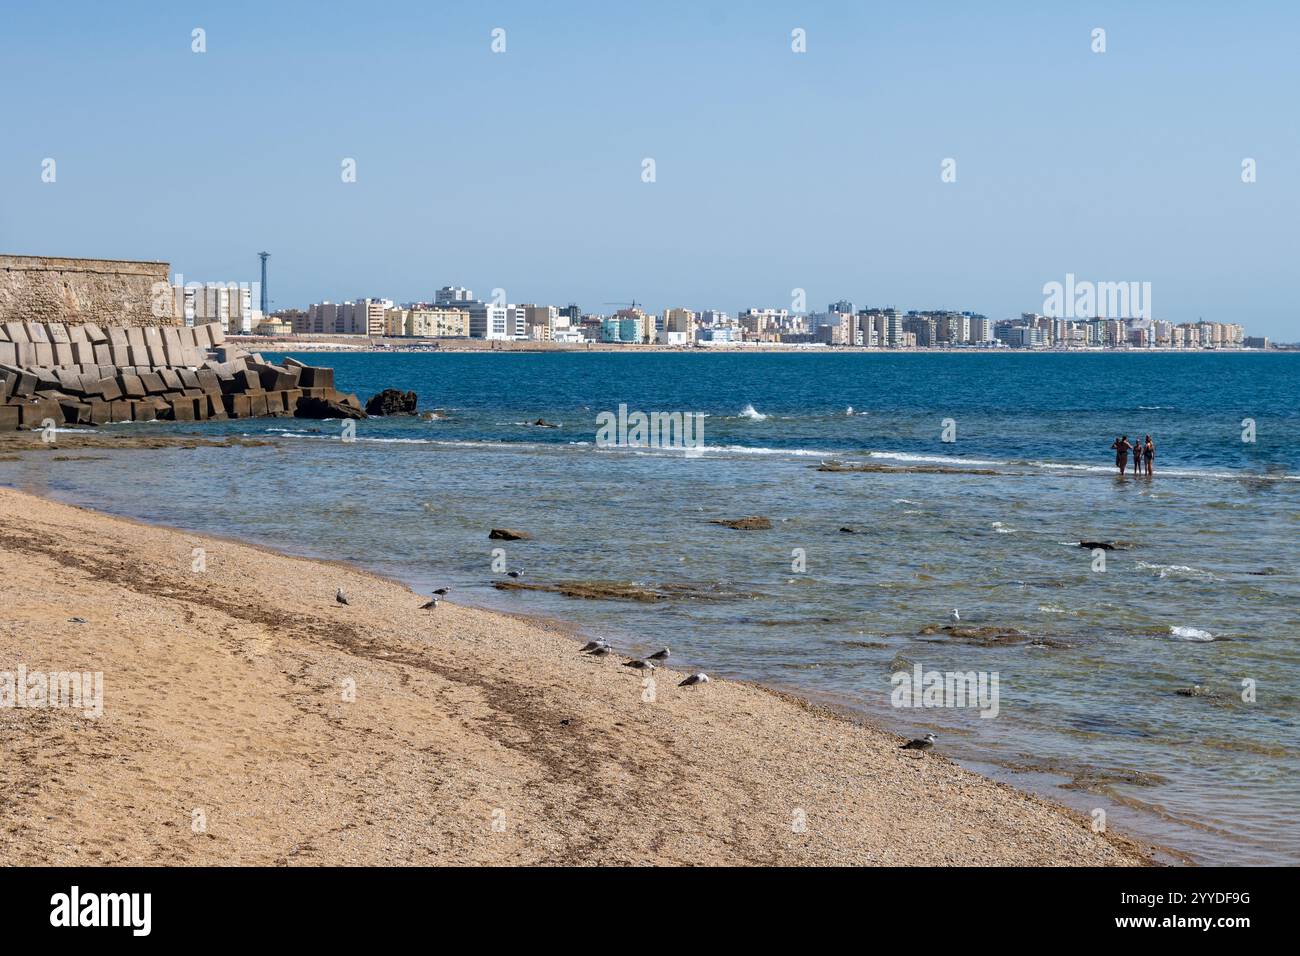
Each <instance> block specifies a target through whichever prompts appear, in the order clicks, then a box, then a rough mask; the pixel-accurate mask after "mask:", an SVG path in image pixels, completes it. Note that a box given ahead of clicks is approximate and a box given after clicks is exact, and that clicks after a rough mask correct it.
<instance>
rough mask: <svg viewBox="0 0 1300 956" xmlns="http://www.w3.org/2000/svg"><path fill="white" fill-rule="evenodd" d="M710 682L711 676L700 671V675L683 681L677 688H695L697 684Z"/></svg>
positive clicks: (693, 675)
mask: <svg viewBox="0 0 1300 956" xmlns="http://www.w3.org/2000/svg"><path fill="white" fill-rule="evenodd" d="M708 682H709V675H708V674H706V673H704V671H700V672H699V673H698V674H692V675H691V676H690V677H688V678H686V680H684V681H682V682H681V683H680V684H678V685H677V686H678V687H694V686H695V685H696V684H707V683H708Z"/></svg>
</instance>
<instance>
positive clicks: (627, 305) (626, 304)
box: [601, 299, 642, 309]
mask: <svg viewBox="0 0 1300 956" xmlns="http://www.w3.org/2000/svg"><path fill="white" fill-rule="evenodd" d="M641 304H642V303H640V302H637V300H636V299H633V300H632V301H631V302H602V303H601V305H621V306H623V307H625V308H628V309H635V308H636V307H637V306H638V305H641Z"/></svg>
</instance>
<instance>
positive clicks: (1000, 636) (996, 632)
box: [921, 624, 1050, 647]
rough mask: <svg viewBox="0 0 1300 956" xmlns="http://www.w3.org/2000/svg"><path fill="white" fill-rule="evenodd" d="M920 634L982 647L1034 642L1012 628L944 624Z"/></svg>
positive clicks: (923, 629) (931, 627) (922, 629)
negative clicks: (949, 638) (942, 636)
mask: <svg viewBox="0 0 1300 956" xmlns="http://www.w3.org/2000/svg"><path fill="white" fill-rule="evenodd" d="M921 633H922V634H924V635H931V634H946V635H948V637H951V638H952V639H953V640H957V641H969V642H970V643H972V644H979V645H980V646H982V647H994V646H996V645H999V644H1025V643H1029V642H1031V641H1034V639H1033V638H1031V637H1030V636H1029V635H1028V634H1026V633H1024V632H1023V631H1020V630H1017V629H1016V628H1014V627H991V626H985V627H967V626H963V625H960V624H945V625H944V626H943V627H935V626H933V625H928V626H926V627H923V628H921ZM1042 643H1046V642H1042ZM1049 646H1050V645H1049Z"/></svg>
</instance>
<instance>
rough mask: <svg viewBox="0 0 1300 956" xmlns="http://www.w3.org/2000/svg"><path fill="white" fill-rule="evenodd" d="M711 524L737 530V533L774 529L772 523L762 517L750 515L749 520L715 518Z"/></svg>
mask: <svg viewBox="0 0 1300 956" xmlns="http://www.w3.org/2000/svg"><path fill="white" fill-rule="evenodd" d="M709 524H720V525H722V526H723V527H724V528H735V529H736V530H737V531H768V530H770V529H771V527H772V522H771V520H770V519H768V518H764V517H763V516H762V515H750V516H749V517H748V518H714V519H713V520H712V521H710V522H709Z"/></svg>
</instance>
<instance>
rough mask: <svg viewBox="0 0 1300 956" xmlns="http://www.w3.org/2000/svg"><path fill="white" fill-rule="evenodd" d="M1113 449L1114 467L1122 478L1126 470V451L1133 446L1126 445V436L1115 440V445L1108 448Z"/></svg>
mask: <svg viewBox="0 0 1300 956" xmlns="http://www.w3.org/2000/svg"><path fill="white" fill-rule="evenodd" d="M1110 447H1111V448H1114V449H1115V467H1116V468H1118V469H1119V474H1120V477H1121V478H1122V477H1123V476H1124V472H1125V470H1126V469H1127V468H1128V450H1129V449H1130V448H1132V447H1133V446H1132V445H1130V444H1129V443H1128V436H1127V435H1124V436H1122V437H1120V438H1116V439H1115V444H1113V445H1111V446H1110Z"/></svg>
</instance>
